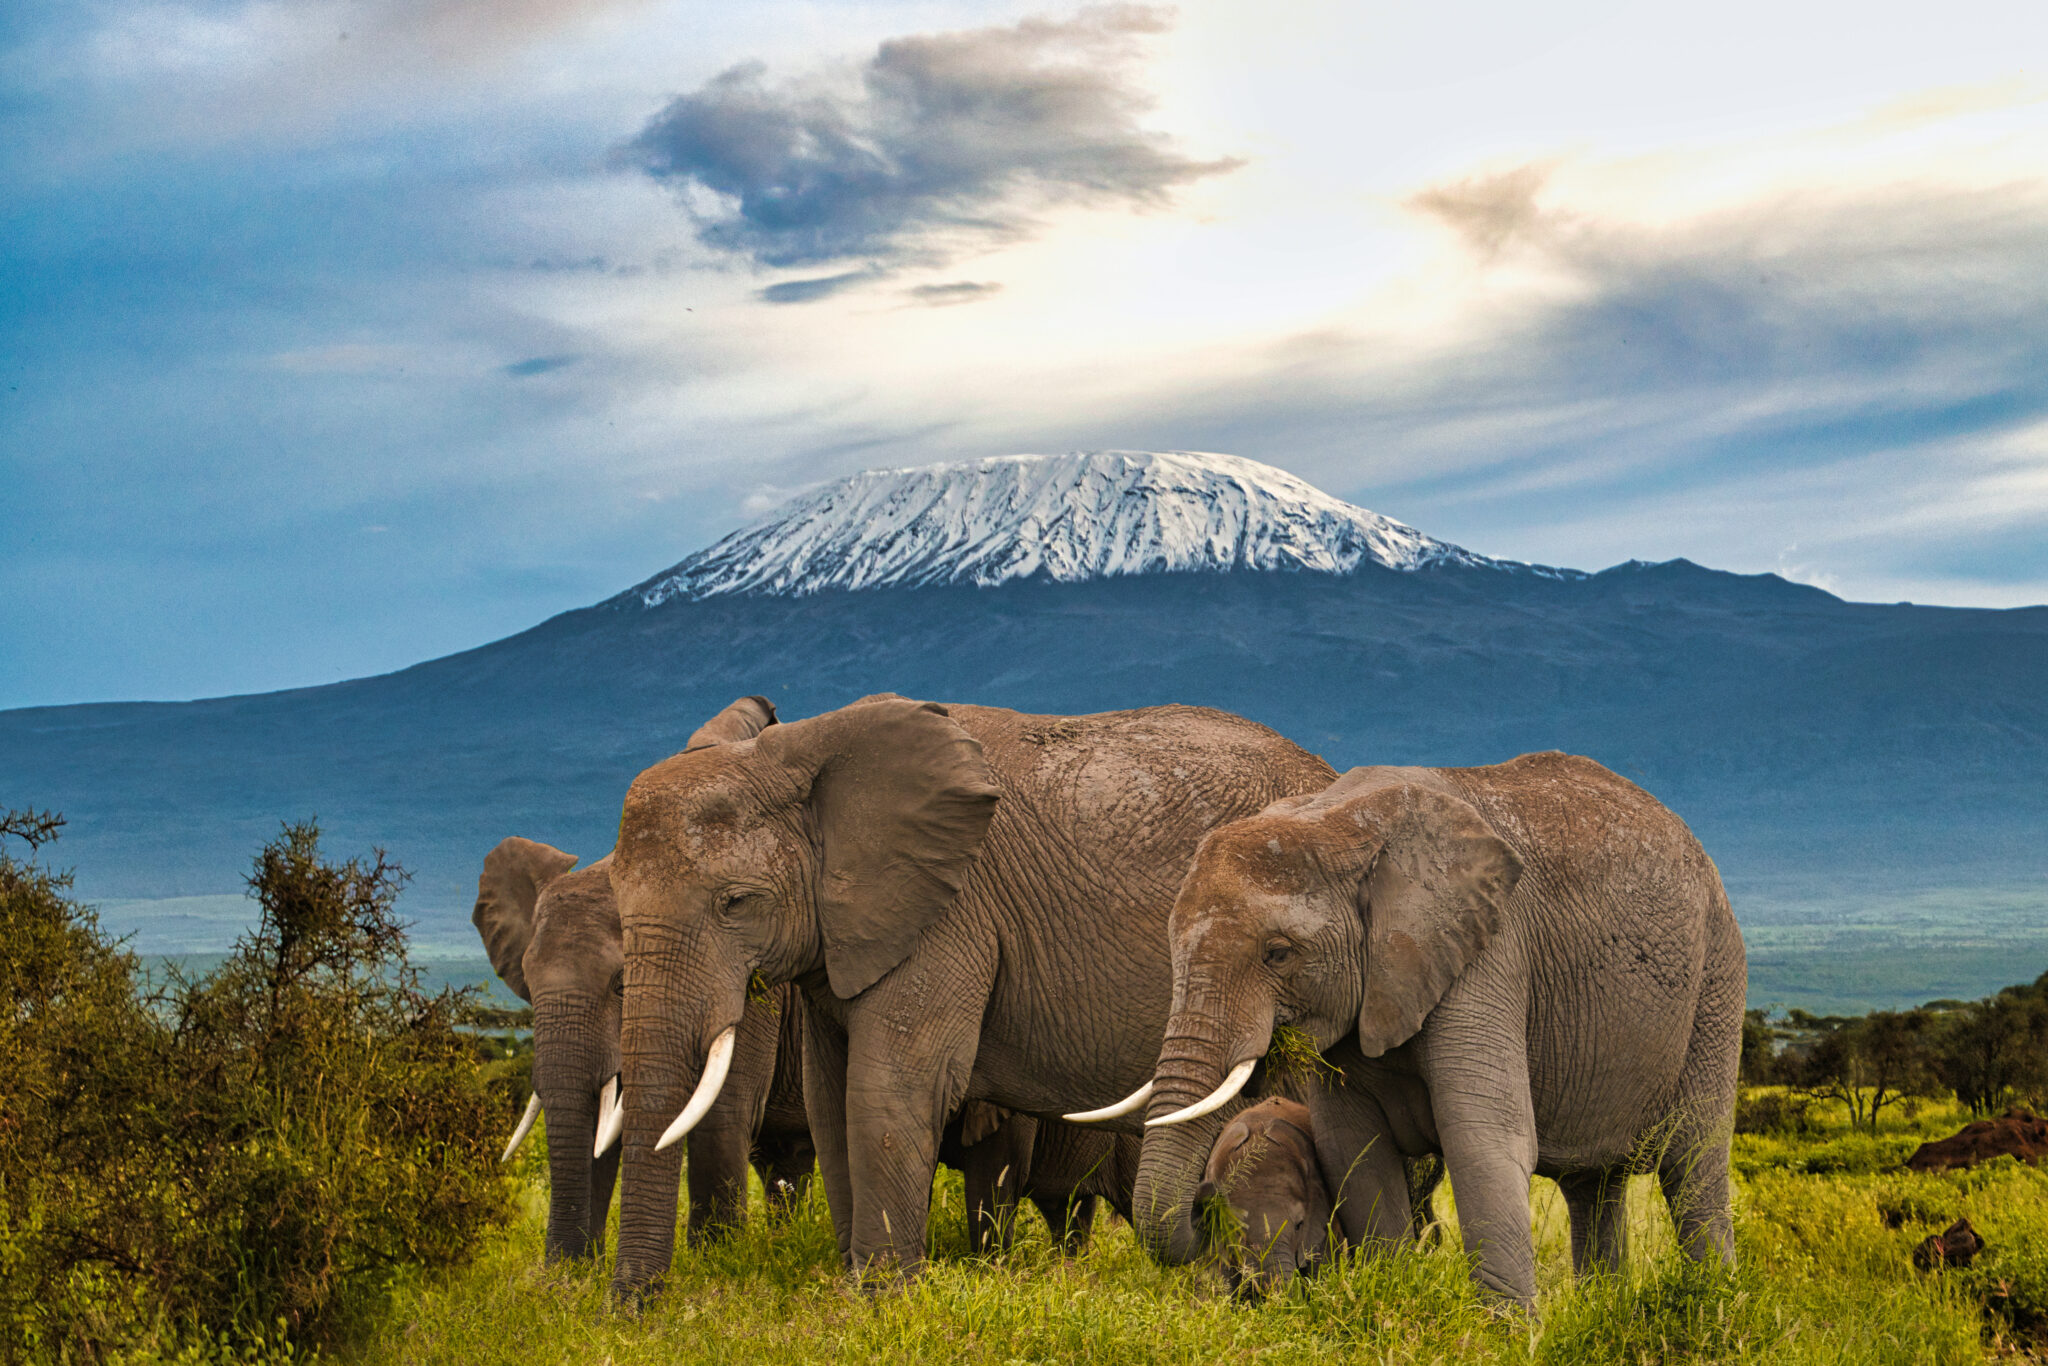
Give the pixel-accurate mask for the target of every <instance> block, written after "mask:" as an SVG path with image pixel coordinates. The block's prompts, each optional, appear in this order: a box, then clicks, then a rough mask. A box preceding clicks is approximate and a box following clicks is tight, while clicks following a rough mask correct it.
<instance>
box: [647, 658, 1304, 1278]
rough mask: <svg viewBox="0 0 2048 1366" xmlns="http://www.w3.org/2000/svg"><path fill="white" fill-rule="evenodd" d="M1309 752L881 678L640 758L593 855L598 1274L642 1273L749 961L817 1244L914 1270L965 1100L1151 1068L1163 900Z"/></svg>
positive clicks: (1065, 1101) (1185, 716) (1108, 1091)
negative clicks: (796, 1077)
mask: <svg viewBox="0 0 2048 1366" xmlns="http://www.w3.org/2000/svg"><path fill="white" fill-rule="evenodd" d="M1331 776H1332V775H1331V770H1330V768H1329V766H1328V765H1326V764H1324V763H1323V762H1322V760H1320V759H1318V758H1316V757H1315V756H1314V755H1312V754H1309V753H1307V752H1305V751H1303V750H1302V749H1300V748H1298V747H1297V746H1295V745H1294V744H1292V743H1290V742H1289V741H1287V740H1285V739H1283V738H1282V737H1280V736H1278V735H1276V734H1274V733H1273V732H1272V731H1270V730H1267V729H1266V728H1265V727H1263V726H1260V725H1256V724H1254V723H1253V722H1250V721H1247V720H1245V719H1243V718H1242V717H1237V716H1232V715H1230V714H1228V713H1226V712H1219V711H1211V710H1208V709H1205V708H1196V707H1152V708H1146V709H1143V710H1139V711H1126V712H1110V713H1105V714H1102V715H1096V716H1076V717H1066V716H1031V715H1025V714H1022V713H1019V712H1013V711H1005V710H1002V709H998V708H993V707H975V706H953V707H946V706H940V705H937V704H935V703H929V702H915V701H911V700H908V699H905V698H901V697H896V696H893V695H884V696H881V697H875V698H865V699H862V700H861V701H860V702H857V703H854V704H852V705H850V706H847V707H843V708H840V709H839V710H837V711H832V712H827V713H825V714H823V715H821V716H815V717H811V718H809V719H808V720H804V721H796V722H791V723H788V724H785V725H779V726H775V727H773V728H771V729H769V730H766V731H763V732H762V733H761V734H760V735H759V736H758V737H756V738H755V739H753V740H751V741H743V742H740V743H737V744H731V745H721V746H718V747H716V748H712V749H707V750H701V751H697V752H692V753H684V754H679V755H676V756H675V757H673V758H671V759H668V760H666V761H665V762H663V763H660V764H657V765H655V766H654V767H653V768H651V769H648V770H647V771H646V772H645V773H642V774H641V775H640V776H639V777H638V778H637V779H635V780H634V782H633V785H632V788H631V790H630V791H629V792H628V794H627V796H626V802H625V809H624V812H623V813H622V815H621V818H620V823H619V846H618V851H617V853H616V854H615V855H614V856H613V859H612V885H613V887H614V888H615V889H616V891H617V893H618V898H619V912H620V916H621V919H622V920H623V922H624V926H625V942H626V1023H625V1053H624V1061H625V1092H624V1094H625V1097H626V1137H625V1157H624V1164H625V1165H624V1192H623V1195H622V1197H621V1205H620V1233H619V1260H618V1268H617V1285H618V1288H619V1289H620V1290H621V1291H622V1292H625V1293H628V1294H637V1293H638V1292H640V1291H641V1290H643V1289H645V1288H646V1287H647V1286H648V1285H649V1284H650V1283H651V1282H652V1281H653V1280H654V1279H656V1278H657V1277H659V1276H660V1275H661V1274H662V1273H663V1272H664V1271H665V1270H666V1268H667V1263H668V1257H669V1251H670V1244H671V1242H672V1239H671V1237H670V1233H669V1230H670V1228H671V1227H672V1221H673V1219H674V1209H675V1183H674V1176H673V1168H672V1167H664V1166H663V1165H662V1164H661V1162H660V1160H659V1149H658V1145H659V1144H660V1143H662V1142H663V1141H665V1139H666V1140H672V1139H673V1138H674V1137H676V1136H678V1135H679V1134H681V1133H683V1132H687V1131H688V1129H689V1127H690V1125H691V1123H692V1122H693V1121H694V1118H695V1116H696V1115H698V1114H699V1113H700V1112H701V1111H702V1109H703V1108H704V1107H705V1106H706V1104H707V1103H708V1098H710V1097H715V1096H716V1095H718V1094H719V1091H720V1088H721V1086H722V1085H723V1084H725V1060H726V1058H727V1057H728V1056H729V1055H730V1052H731V1048H732V1037H733V1031H734V1029H735V1027H736V1025H737V1024H738V1023H739V1020H740V1018H741V1013H742V1007H743V1004H744V1002H745V1000H746V993H747V985H748V983H749V982H750V981H752V980H755V979H757V978H759V979H765V980H766V981H769V982H784V981H794V982H797V983H798V984H799V985H800V986H801V987H802V988H803V992H804V998H805V1005H806V1007H807V1018H808V1026H807V1031H806V1034H805V1039H804V1099H805V1104H806V1108H807V1109H808V1110H809V1113H810V1117H811V1132H812V1135H813V1137H814V1139H815V1140H816V1142H817V1146H818V1161H819V1168H820V1174H821V1176H822V1178H823V1180H824V1183H825V1193H826V1196H827V1198H828V1200H829V1201H830V1203H831V1208H832V1219H833V1224H834V1226H835V1229H836V1231H837V1233H838V1237H839V1247H840V1252H841V1254H842V1256H843V1257H844V1258H845V1260H846V1262H847V1265H848V1266H849V1267H850V1268H852V1269H853V1270H854V1271H856V1272H857V1273H861V1274H865V1273H867V1272H868V1271H869V1270H871V1269H881V1268H883V1267H890V1266H893V1267H894V1268H896V1269H898V1270H899V1271H901V1272H902V1273H904V1274H909V1273H912V1272H914V1271H915V1270H916V1269H917V1268H918V1267H919V1265H920V1264H921V1263H922V1260H923V1257H924V1242H925V1217H926V1212H927V1205H928V1202H929V1198H930V1191H931V1180H932V1170H933V1163H934V1161H935V1159H936V1157H937V1153H938V1146H939V1138H940V1133H941V1130H942V1129H943V1127H944V1125H945V1123H946V1121H947V1119H948V1118H949V1117H950V1116H952V1115H953V1114H954V1113H955V1112H956V1111H957V1110H958V1109H959V1108H960V1106H961V1104H962V1103H963V1102H964V1101H967V1100H982V1101H988V1102H991V1103H993V1104H995V1105H999V1106H1002V1107H1004V1108H1006V1109H1010V1110H1016V1111H1021V1112H1023V1113H1025V1114H1029V1115H1037V1116H1048V1115H1057V1114H1059V1113H1060V1112H1062V1111H1065V1110H1070V1109H1073V1108H1074V1107H1075V1106H1076V1105H1077V1104H1081V1103H1088V1102H1094V1103H1100V1102H1103V1101H1107V1100H1109V1099H1111V1098H1113V1097H1115V1096H1119V1095H1122V1094H1123V1093H1124V1092H1125V1091H1127V1090H1129V1089H1130V1087H1131V1086H1133V1085H1135V1084H1136V1083H1138V1082H1139V1081H1142V1080H1143V1079H1144V1078H1145V1077H1147V1076H1149V1075H1150V1074H1151V1071H1152V1064H1153V1061H1154V1059H1155V1058H1156V1056H1157V1053H1158V1045H1159V1037H1160V1031H1161V1029H1162V1028H1163V1027H1164V1025H1165V1023H1166V1015H1167V1005H1168V993H1169V985H1170V983H1169V974H1168V968H1167V958H1166V915H1167V912H1168V910H1169V909H1170V908H1171V906H1172V904H1173V894H1174V890H1175V888H1176V887H1178V885H1179V883H1180V879H1181V875H1182V873H1183V872H1184V871H1185V869H1186V866H1187V861H1188V859H1189V857H1190V856H1191V855H1192V854H1193V852H1194V848H1195V844H1196V842H1197V841H1198V840H1199V839H1200V838H1201V836H1202V835H1203V833H1204V832H1206V831H1207V830H1209V829H1211V828H1212V827H1214V826H1216V825H1220V824H1222V823H1223V822H1225V821H1229V820H1232V819H1235V818H1237V817H1239V816H1244V815H1249V814H1250V813H1252V812H1254V811H1257V810H1258V809H1259V808H1260V807H1262V806H1264V805H1266V804H1267V803H1268V802H1270V801H1272V800H1274V799H1275V798H1278V797H1282V796H1286V795H1289V794H1291V793H1298V792H1307V791H1313V790H1317V789H1320V788H1321V787H1323V786H1324V785H1326V784H1327V783H1328V782H1329V780H1330V777H1331ZM679 1112H680V1113H679ZM1127 1124H1128V1125H1129V1126H1130V1127H1133V1128H1134V1127H1135V1120H1132V1121H1127Z"/></svg>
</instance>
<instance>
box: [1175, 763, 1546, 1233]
mask: <svg viewBox="0 0 2048 1366" xmlns="http://www.w3.org/2000/svg"><path fill="white" fill-rule="evenodd" d="M1520 875H1521V862H1520V860H1519V859H1518V858H1517V857H1516V855H1515V853H1514V851H1513V850H1512V849H1510V848H1509V847H1508V845H1507V844H1506V842H1504V841H1503V840H1502V839H1501V838H1500V837H1499V836H1498V835H1497V834H1496V833H1495V832H1494V831H1493V830H1492V828H1491V827H1489V826H1488V825H1487V823H1486V822H1485V820H1484V819H1482V818H1481V816H1480V814H1479V812H1478V811H1477V810H1476V809H1475V808H1474V807H1473V806H1472V805H1471V804H1470V803H1468V802H1466V801H1464V800H1462V799H1461V798H1459V797H1457V796H1455V795H1453V794H1452V793H1450V792H1449V791H1447V790H1446V788H1445V786H1444V785H1443V784H1441V783H1440V782H1438V781H1436V780H1435V779H1434V777H1433V775H1429V774H1425V773H1423V772H1421V771H1420V770H1403V769H1385V768H1376V769H1353V770H1352V771H1351V772H1349V773H1347V774H1345V775H1344V776H1343V777H1341V778H1339V779H1338V780H1337V781H1336V782H1335V783H1333V784H1332V785H1331V786H1330V787H1328V788H1326V789H1325V790H1324V791H1322V792H1320V793H1316V794H1313V795H1311V796H1306V797H1290V798H1287V799H1285V800H1283V801H1279V802H1275V803H1274V804H1273V805H1271V806H1269V807H1267V808H1266V809H1265V810H1264V811H1262V812H1260V813H1259V814H1258V815H1256V816H1252V817H1249V818H1247V819H1244V820H1240V821H1235V822H1233V823H1231V824H1229V825H1225V826H1220V827H1218V828H1217V829H1215V830H1213V831H1211V832H1210V833H1209V834H1208V835H1207V836H1206V837H1205V838H1204V839H1203V840H1202V842H1201V844H1200V845H1199V846H1198V847H1197V849H1196V852H1195V857H1194V860H1193V862H1192V864H1191V865H1190V867H1189V870H1188V874H1187V877H1186V879H1185V881H1184V882H1183V883H1182V885H1181V889H1180V893H1179V895H1178V896H1177V897H1176V898H1175V901H1174V906H1173V912H1172V915H1171V916H1170V918H1169V920H1168V931H1167V932H1168V939H1169V944H1170V947H1171V951H1172V958H1173V1005H1172V1012H1171V1015H1170V1017H1169V1019H1168V1021H1167V1027H1166V1038H1165V1042H1164V1044H1163V1045H1162V1047H1161V1049H1160V1053H1159V1063H1158V1067H1157V1069H1156V1070H1155V1072H1154V1075H1153V1081H1152V1094H1151V1096H1150V1098H1149V1099H1150V1108H1149V1110H1148V1114H1149V1115H1150V1116H1151V1117H1150V1118H1149V1119H1148V1120H1147V1125H1146V1134H1145V1146H1144V1153H1143V1157H1142V1158H1141V1160H1140V1163H1139V1172H1138V1183H1137V1189H1136V1192H1135V1205H1136V1212H1137V1215H1138V1228H1139V1232H1140V1235H1141V1237H1143V1238H1144V1240H1145V1242H1146V1244H1147V1246H1148V1247H1150V1248H1151V1250H1152V1251H1153V1252H1154V1254H1155V1255H1157V1256H1159V1257H1161V1258H1163V1259H1165V1260H1169V1261H1174V1262H1185V1261H1188V1260H1191V1259H1192V1258H1193V1257H1194V1256H1196V1255H1197V1254H1198V1253H1199V1252H1200V1251H1201V1237H1200V1234H1199V1232H1198V1231H1197V1230H1196V1229H1195V1228H1194V1227H1193V1224H1192V1221H1191V1218H1190V1213H1191V1207H1192V1204H1193V1196H1194V1189H1195V1186H1196V1183H1197V1182H1198V1181H1200V1180H1201V1177H1202V1172H1203V1168H1204V1164H1205V1162H1206V1160H1207V1158H1208V1157H1209V1154H1210V1151H1211V1149H1212V1147H1213V1146H1214V1143H1215V1140H1216V1137H1217V1132H1218V1130H1219V1129H1220V1128H1221V1127H1222V1124H1223V1122H1224V1120H1223V1116H1221V1115H1218V1114H1217V1113H1216V1112H1217V1111H1218V1110H1221V1109H1223V1107H1225V1106H1227V1105H1228V1104H1229V1103H1230V1102H1231V1101H1232V1100H1233V1099H1234V1098H1235V1097H1236V1095H1237V1093H1238V1092H1239V1091H1241V1090H1242V1089H1243V1088H1244V1085H1245V1083H1246V1082H1247V1081H1248V1080H1249V1078H1250V1076H1251V1073H1252V1070H1253V1068H1254V1067H1255V1066H1256V1065H1257V1064H1258V1062H1259V1061H1260V1059H1261V1058H1262V1057H1264V1055H1265V1053H1266V1051H1267V1049H1268V1047H1269V1046H1270V1044H1271V1041H1272V1035H1273V1030H1274V1028H1275V1027H1276V1026H1279V1025H1292V1026H1294V1027H1295V1028H1298V1029H1301V1030H1304V1031H1306V1032H1307V1033H1308V1034H1309V1035H1310V1036H1311V1037H1313V1038H1314V1040H1315V1043H1316V1046H1317V1047H1318V1048H1322V1049H1328V1048H1330V1047H1331V1046H1332V1045H1334V1044H1335V1043H1337V1041H1338V1040H1339V1039H1341V1038H1343V1037H1345V1036H1346V1035H1355V1036H1356V1039H1357V1043H1358V1048H1359V1050H1360V1052H1362V1053H1363V1054H1364V1055H1365V1056H1366V1057H1368V1058H1374V1057H1378V1056H1380V1055H1381V1054H1383V1053H1385V1052H1386V1051H1387V1050H1388V1049H1391V1048H1394V1047H1396V1046H1397V1045H1399V1044H1401V1043H1403V1042H1405V1041H1406V1040H1408V1039H1409V1038H1411V1037H1412V1036H1413V1035H1414V1034H1415V1033H1416V1032H1417V1031H1418V1030H1419V1029H1421V1027H1422V1024H1423V1021H1424V1019H1426V1018H1427V1017H1428V1015H1429V1013H1430V1012H1431V1011H1432V1010H1433V1009H1434V1008H1435V1007H1436V1004H1437V1002H1438V1001H1440V1000H1442V999H1443V996H1444V993H1445V992H1446V991H1448V990H1449V989H1450V988H1451V985H1452V984H1453V983H1454V982H1455V981H1456V980H1457V978H1458V976H1459V974H1460V973H1462V972H1463V971H1464V969H1465V967H1466V965H1467V964H1469V963H1470V962H1471V961H1472V960H1473V959H1474V958H1475V957H1477V956H1478V955H1479V953H1480V952H1481V951H1482V950H1483V949H1484V948H1485V947H1486V946H1487V944H1488V943H1489V942H1490V941H1491V940H1492V938H1493V936H1494V934H1495V933H1496V932H1497V931H1498V930H1499V928H1500V923H1501V908H1502V905H1503V903H1504V902H1505V901H1506V900H1507V897H1508V894H1509V893H1510V892H1511V891H1512V890H1513V888H1514V885H1515V882H1516V880H1517V878H1519V876H1520Z"/></svg>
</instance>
